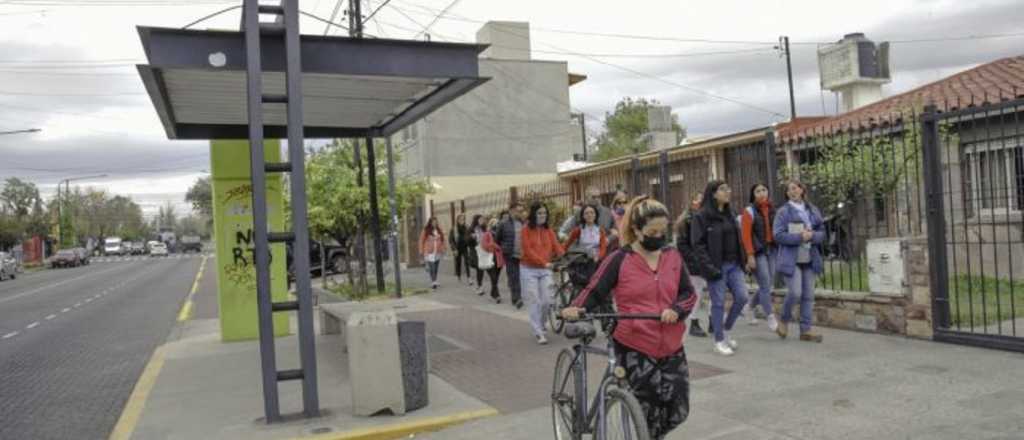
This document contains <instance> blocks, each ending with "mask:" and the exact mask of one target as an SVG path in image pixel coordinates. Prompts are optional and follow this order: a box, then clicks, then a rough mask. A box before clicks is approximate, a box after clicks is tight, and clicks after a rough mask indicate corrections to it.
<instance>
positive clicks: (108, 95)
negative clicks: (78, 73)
mask: <svg viewBox="0 0 1024 440" xmlns="http://www.w3.org/2000/svg"><path fill="white" fill-rule="evenodd" d="M145 95H146V94H145V93H141V92H131V93H33V92H14V91H9V90H0V96H53V97H59V98H112V97H118V96H145Z"/></svg>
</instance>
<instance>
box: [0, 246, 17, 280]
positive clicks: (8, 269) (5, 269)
mask: <svg viewBox="0 0 1024 440" xmlns="http://www.w3.org/2000/svg"><path fill="white" fill-rule="evenodd" d="M17 277H18V260H16V259H14V255H11V254H9V253H7V252H0V281H5V280H8V279H12V280H13V279H15V278H17Z"/></svg>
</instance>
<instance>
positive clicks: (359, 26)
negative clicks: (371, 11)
mask: <svg viewBox="0 0 1024 440" xmlns="http://www.w3.org/2000/svg"><path fill="white" fill-rule="evenodd" d="M362 3H363V2H362V0H349V2H348V36H350V37H353V38H363V4H362Z"/></svg>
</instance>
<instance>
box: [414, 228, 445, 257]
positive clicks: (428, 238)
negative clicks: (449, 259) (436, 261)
mask: <svg viewBox="0 0 1024 440" xmlns="http://www.w3.org/2000/svg"><path fill="white" fill-rule="evenodd" d="M447 250H448V246H447V245H446V244H445V241H444V232H441V231H440V230H438V231H437V236H436V237H435V236H434V235H432V234H428V233H427V231H423V232H421V233H420V255H422V256H424V257H426V256H427V255H429V254H431V253H437V254H443V253H445V252H446V251H447Z"/></svg>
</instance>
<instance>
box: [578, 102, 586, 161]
mask: <svg viewBox="0 0 1024 440" xmlns="http://www.w3.org/2000/svg"><path fill="white" fill-rule="evenodd" d="M576 116H577V117H578V118H579V119H580V141H581V142H583V161H584V162H587V120H586V115H585V114H583V112H579V113H578V114H577V115H576Z"/></svg>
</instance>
